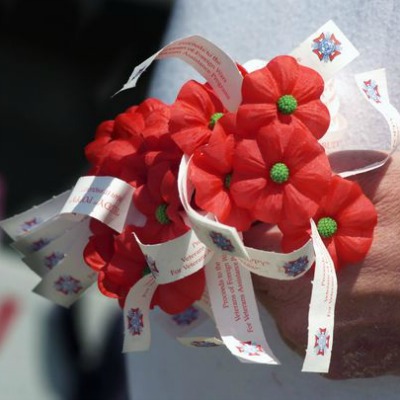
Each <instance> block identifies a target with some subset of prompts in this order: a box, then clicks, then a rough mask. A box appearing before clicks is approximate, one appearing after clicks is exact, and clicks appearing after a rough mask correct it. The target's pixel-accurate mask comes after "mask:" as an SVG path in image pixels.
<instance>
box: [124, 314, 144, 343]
mask: <svg viewBox="0 0 400 400" xmlns="http://www.w3.org/2000/svg"><path fill="white" fill-rule="evenodd" d="M127 318H128V330H129V332H130V334H131V335H132V336H137V335H141V333H142V331H143V327H144V325H143V314H142V311H141V310H140V308H131V309H130V310H129V311H128V315H127Z"/></svg>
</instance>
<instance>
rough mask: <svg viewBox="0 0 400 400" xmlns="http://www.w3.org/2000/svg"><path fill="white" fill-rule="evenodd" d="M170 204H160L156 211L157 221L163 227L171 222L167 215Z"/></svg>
mask: <svg viewBox="0 0 400 400" xmlns="http://www.w3.org/2000/svg"><path fill="white" fill-rule="evenodd" d="M167 208H168V204H165V203H163V204H160V205H159V206H158V207H157V209H156V218H157V221H158V222H159V223H160V224H162V225H167V224H169V223H170V222H171V220H170V219H169V218H168V215H167Z"/></svg>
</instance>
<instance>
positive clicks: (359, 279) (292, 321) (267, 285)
mask: <svg viewBox="0 0 400 400" xmlns="http://www.w3.org/2000/svg"><path fill="white" fill-rule="evenodd" d="M377 158H382V154H381V153H377V152H340V153H337V154H335V155H334V156H332V157H331V164H332V167H333V169H334V170H336V171H344V170H347V169H348V168H355V167H357V166H361V165H366V164H369V163H371V162H374V161H377ZM354 180H355V181H357V182H358V183H359V184H360V186H361V187H362V189H363V191H364V193H365V194H366V195H367V196H368V197H369V198H370V199H371V201H372V202H373V203H374V205H375V207H376V210H377V212H378V225H377V227H376V228H375V235H374V241H373V244H372V247H371V249H370V251H369V253H368V255H367V256H366V258H365V260H364V261H363V262H361V263H359V264H356V265H347V266H345V267H343V268H342V269H341V270H340V271H339V272H338V297H337V303H336V313H335V333H334V336H335V341H334V344H333V348H332V359H331V366H330V370H329V374H327V375H326V376H327V377H330V378H333V379H348V378H361V377H373V376H380V375H387V374H398V373H399V372H400V307H399V306H400V243H399V236H400V223H399V221H400V184H399V182H400V155H399V154H395V155H394V156H393V157H392V159H391V160H390V161H389V162H388V163H387V164H386V165H385V166H384V167H382V168H380V169H378V170H375V171H372V172H368V173H365V174H362V175H360V176H356V177H354ZM279 239H280V235H279V233H278V232H273V231H271V230H270V226H267V225H265V224H260V225H256V226H254V227H253V228H252V229H250V230H249V231H248V232H246V233H245V235H244V240H245V243H246V245H248V246H250V247H254V248H259V249H265V250H273V251H279ZM311 279H312V272H309V273H308V274H306V275H305V276H303V277H302V278H299V279H297V280H294V281H288V282H287V281H285V282H283V281H277V280H272V279H267V278H262V277H259V276H254V277H253V282H254V286H255V290H256V293H257V296H258V298H259V300H260V301H261V302H262V304H263V305H264V306H265V307H266V308H267V309H268V310H269V311H270V312H271V313H272V315H273V317H274V318H275V320H276V322H277V324H278V327H279V329H280V332H281V334H282V336H283V337H284V338H285V339H286V340H287V341H288V343H289V345H291V346H293V348H294V349H295V350H296V351H298V352H299V353H301V354H302V355H304V354H305V349H306V347H307V323H308V310H309V303H310V298H311Z"/></svg>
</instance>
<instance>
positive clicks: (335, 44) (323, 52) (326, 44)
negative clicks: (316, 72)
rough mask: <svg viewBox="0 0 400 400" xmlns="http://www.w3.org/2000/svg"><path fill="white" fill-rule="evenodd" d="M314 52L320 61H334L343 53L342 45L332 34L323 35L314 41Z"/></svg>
mask: <svg viewBox="0 0 400 400" xmlns="http://www.w3.org/2000/svg"><path fill="white" fill-rule="evenodd" d="M312 49H313V50H312V51H313V53H315V54H316V55H317V56H318V58H319V59H320V61H324V62H326V63H327V62H329V61H333V60H334V59H335V58H336V57H337V56H339V55H340V54H342V53H341V51H342V43H341V42H339V40H337V39H336V37H335V35H334V34H333V33H332V34H330V33H321V34H320V35H319V36H318V37H317V38H315V39H313V43H312Z"/></svg>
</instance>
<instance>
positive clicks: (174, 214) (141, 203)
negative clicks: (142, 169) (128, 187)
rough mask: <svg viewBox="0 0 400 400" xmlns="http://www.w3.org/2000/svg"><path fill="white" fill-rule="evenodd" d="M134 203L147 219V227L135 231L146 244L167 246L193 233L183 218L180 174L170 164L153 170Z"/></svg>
mask: <svg viewBox="0 0 400 400" xmlns="http://www.w3.org/2000/svg"><path fill="white" fill-rule="evenodd" d="M133 201H134V204H135V206H136V208H137V209H138V210H139V211H140V212H141V213H142V214H144V215H145V216H146V218H147V220H146V223H145V225H144V226H142V227H137V228H135V232H136V234H137V235H138V237H139V239H140V241H141V242H142V243H145V244H156V243H163V242H166V241H168V240H171V239H174V238H177V237H179V236H181V235H183V234H184V233H186V232H187V231H188V230H189V228H188V227H187V226H186V225H185V223H184V221H183V219H182V216H181V211H182V209H181V204H180V200H179V194H178V187H177V180H176V171H174V170H173V169H171V164H170V163H168V162H163V163H159V164H157V165H155V166H153V167H152V168H150V169H149V172H148V179H147V183H146V184H145V185H142V186H141V187H139V188H138V189H136V191H135V192H134V195H133Z"/></svg>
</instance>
